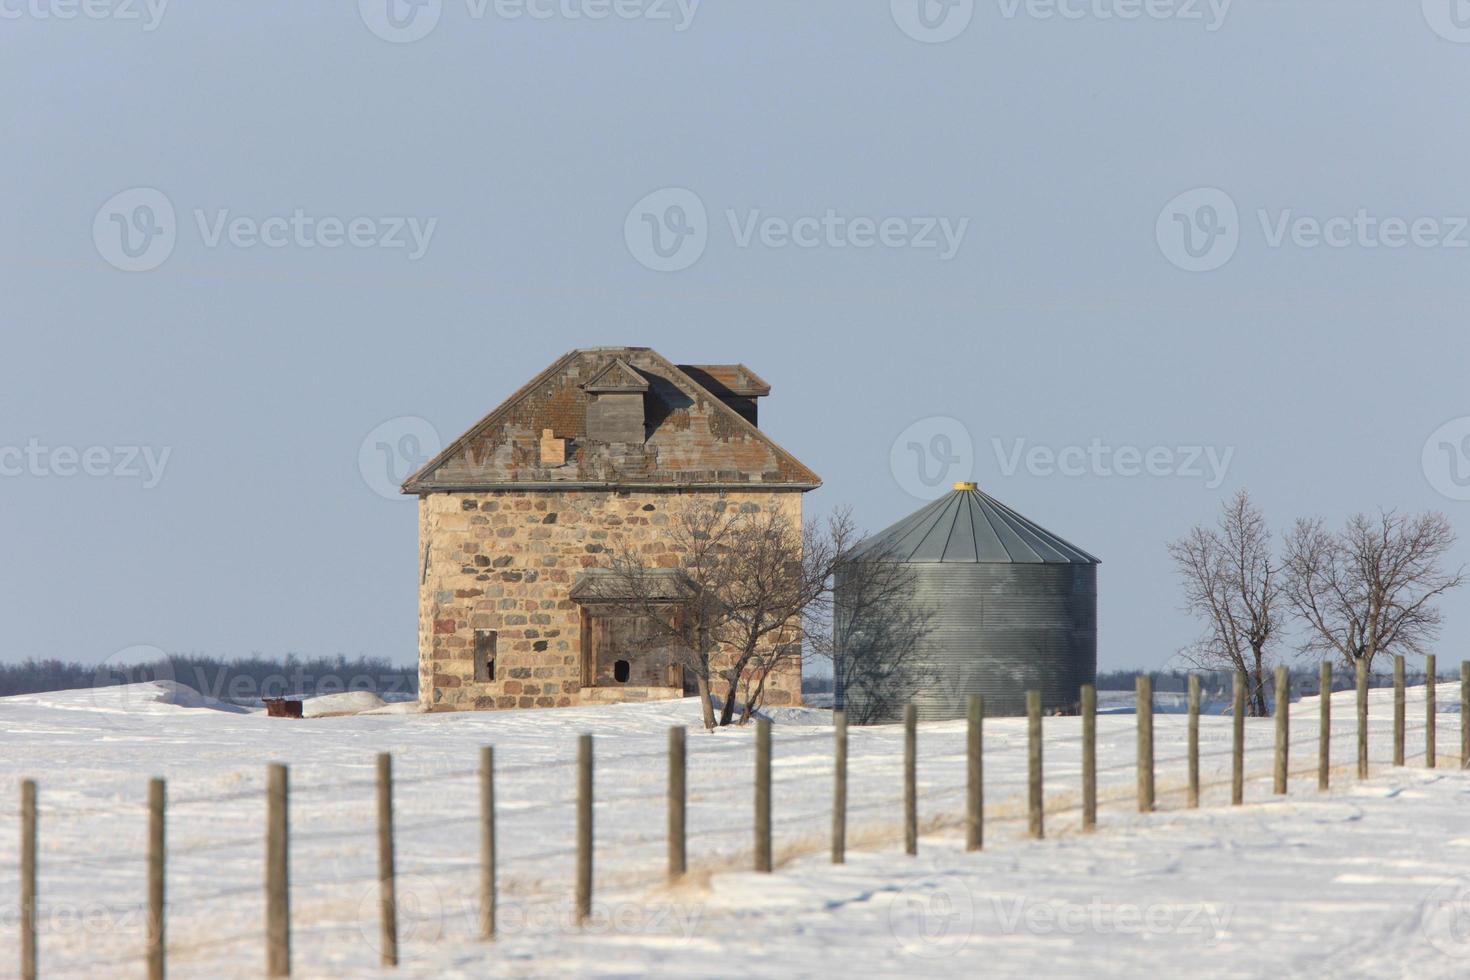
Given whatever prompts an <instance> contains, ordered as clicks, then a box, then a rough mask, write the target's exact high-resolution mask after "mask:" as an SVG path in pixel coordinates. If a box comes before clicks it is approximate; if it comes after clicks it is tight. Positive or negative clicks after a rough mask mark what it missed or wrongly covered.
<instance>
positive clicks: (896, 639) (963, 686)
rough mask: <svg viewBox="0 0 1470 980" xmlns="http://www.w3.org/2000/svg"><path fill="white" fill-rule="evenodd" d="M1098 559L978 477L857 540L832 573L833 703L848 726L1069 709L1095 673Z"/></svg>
mask: <svg viewBox="0 0 1470 980" xmlns="http://www.w3.org/2000/svg"><path fill="white" fill-rule="evenodd" d="M1098 564H1099V562H1098V559H1096V558H1094V557H1093V556H1092V555H1089V554H1088V553H1087V552H1085V551H1083V550H1082V549H1080V548H1078V547H1076V546H1074V545H1071V544H1068V543H1067V542H1066V541H1063V540H1062V539H1061V538H1059V537H1057V536H1056V535H1055V534H1052V533H1051V532H1050V531H1047V530H1046V529H1044V528H1042V527H1039V526H1037V525H1036V524H1033V523H1032V522H1031V521H1028V520H1027V519H1026V518H1024V517H1022V516H1021V515H1020V514H1017V513H1016V512H1015V511H1013V510H1011V509H1010V508H1009V507H1007V506H1006V505H1005V504H1002V503H1001V502H1000V501H998V500H995V499H994V498H992V497H990V496H987V495H986V494H984V493H981V492H980V491H979V490H977V489H976V488H975V484H973V483H958V484H955V489H954V492H953V493H950V494H948V495H947V496H944V497H941V498H940V499H938V500H936V501H934V502H933V503H931V504H928V505H927V506H925V507H923V508H922V509H920V510H919V511H917V512H916V513H914V514H912V515H910V516H909V517H907V518H905V519H904V520H901V521H899V522H898V523H897V524H894V525H893V526H892V527H890V528H887V529H886V530H884V531H881V532H879V533H878V534H875V535H873V536H872V537H871V538H869V539H867V540H866V541H864V542H863V543H862V544H861V545H859V546H858V548H857V550H856V551H855V552H854V558H853V560H852V562H851V563H850V564H849V565H848V567H847V568H846V569H844V571H843V572H842V573H841V574H840V575H839V576H838V578H837V583H836V585H837V622H836V630H837V651H838V652H837V658H836V665H835V674H836V677H835V682H836V705H837V707H838V708H840V709H843V710H845V711H846V712H847V715H848V719H849V720H850V721H851V722H852V723H853V724H883V723H888V722H896V721H898V720H900V718H901V717H902V713H903V705H904V704H905V703H909V702H912V703H913V704H915V705H917V706H918V710H919V717H920V718H921V719H924V720H930V721H939V720H946V719H953V718H962V717H964V716H965V711H966V705H967V702H968V699H969V696H970V695H971V694H979V695H982V696H983V697H984V698H985V713H986V714H987V715H990V716H996V715H1023V714H1025V713H1026V692H1027V691H1028V690H1039V691H1041V703H1042V708H1043V710H1044V711H1046V712H1048V713H1058V712H1067V713H1072V712H1075V711H1076V710H1077V708H1078V701H1079V689H1080V688H1081V686H1082V685H1083V684H1091V683H1093V681H1094V680H1095V679H1096V676H1097V566H1098Z"/></svg>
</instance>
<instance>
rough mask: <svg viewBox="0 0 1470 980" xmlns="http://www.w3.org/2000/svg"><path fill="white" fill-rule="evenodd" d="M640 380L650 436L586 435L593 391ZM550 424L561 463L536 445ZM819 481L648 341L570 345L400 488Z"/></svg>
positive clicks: (743, 485)
mask: <svg viewBox="0 0 1470 980" xmlns="http://www.w3.org/2000/svg"><path fill="white" fill-rule="evenodd" d="M757 380H758V379H757ZM635 381H636V382H641V383H642V384H643V385H644V386H645V388H644V389H642V390H644V404H645V421H646V429H645V431H646V432H647V437H646V439H645V440H644V442H643V443H642V444H641V445H621V444H619V445H609V444H606V443H595V442H592V441H590V440H589V439H588V438H587V402H588V397H589V391H593V392H598V391H632V390H640V389H638V388H636V386H635ZM762 384H763V382H762ZM602 385H610V386H611V387H599V386H602ZM545 429H551V430H552V432H553V434H554V436H555V437H557V438H561V439H567V440H569V442H568V445H567V455H566V463H565V465H561V466H548V465H544V464H542V462H541V456H540V448H539V446H540V439H541V434H542V432H543V430H545ZM821 482H822V481H821V478H820V477H819V476H817V475H816V474H815V473H813V472H812V471H811V470H810V469H808V468H807V467H806V466H805V465H804V464H802V463H801V462H800V461H799V460H798V459H797V458H796V457H795V456H792V455H791V454H790V453H788V452H787V451H786V450H784V449H782V448H781V447H780V446H778V445H777V444H776V443H775V442H774V441H773V440H772V439H771V438H770V437H769V436H767V435H766V434H765V433H764V432H762V431H761V430H760V429H758V428H756V427H755V426H754V425H752V424H751V423H750V422H748V421H746V419H744V418H743V417H741V415H740V413H739V412H737V411H735V409H733V408H731V407H730V406H729V405H727V404H726V403H725V402H724V401H723V400H722V399H721V398H720V397H719V396H718V395H717V394H716V393H714V392H712V391H710V390H709V389H708V388H706V387H704V386H703V385H701V384H700V383H699V382H698V381H696V380H695V379H694V378H692V377H690V375H689V374H688V373H686V372H685V371H683V370H681V369H680V368H679V367H677V366H676V365H674V364H673V362H671V361H669V360H668V359H667V358H665V357H663V356H662V355H660V354H659V353H658V352H656V351H654V350H651V349H649V348H647V347H593V348H585V349H580V350H574V351H570V352H568V353H566V354H564V355H562V356H561V357H560V358H558V359H557V360H556V361H554V362H553V363H552V364H551V365H550V366H548V367H547V368H546V369H545V370H544V371H542V372H541V373H540V374H538V375H536V377H534V378H532V379H531V380H530V381H529V382H527V383H526V384H525V385H523V386H522V387H521V388H520V389H519V390H518V391H516V392H515V393H514V394H513V395H511V396H510V397H509V398H507V399H506V400H505V401H504V402H502V403H501V404H500V405H499V406H498V407H496V408H495V409H494V410H493V411H492V412H490V414H488V415H486V416H485V417H484V418H483V419H481V420H480V421H479V422H477V423H475V425H473V426H472V427H471V428H470V429H469V430H468V431H467V432H465V433H464V434H463V435H461V436H460V437H459V438H458V439H456V440H454V442H452V443H450V444H449V445H448V446H447V447H445V449H444V451H443V452H441V453H440V454H439V455H438V456H435V457H434V458H433V459H431V460H430V461H429V462H428V463H426V464H425V465H424V466H423V468H422V469H420V470H419V471H418V472H417V473H415V474H414V475H413V476H411V477H409V478H408V480H407V481H406V482H405V483H404V484H403V492H404V493H413V494H424V493H436V492H447V491H473V490H493V489H605V490H612V489H620V488H625V487H626V488H630V489H636V488H662V489H685V488H688V489H694V488H700V489H743V490H750V489H775V490H811V489H815V488H816V487H818V486H820V485H821Z"/></svg>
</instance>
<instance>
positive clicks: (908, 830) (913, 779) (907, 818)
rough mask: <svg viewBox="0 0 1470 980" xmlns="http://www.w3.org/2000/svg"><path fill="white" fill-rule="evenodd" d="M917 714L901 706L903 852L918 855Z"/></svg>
mask: <svg viewBox="0 0 1470 980" xmlns="http://www.w3.org/2000/svg"><path fill="white" fill-rule="evenodd" d="M918 721H919V712H918V709H916V708H915V707H914V706H913V705H912V704H906V705H904V706H903V850H904V853H905V854H911V855H912V854H918V853H919V772H918V770H919V750H918V741H919V738H918V727H919V726H918Z"/></svg>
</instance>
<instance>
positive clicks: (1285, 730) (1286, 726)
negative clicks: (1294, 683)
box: [1272, 667, 1291, 796]
mask: <svg viewBox="0 0 1470 980" xmlns="http://www.w3.org/2000/svg"><path fill="white" fill-rule="evenodd" d="M1290 751H1291V674H1290V673H1289V672H1288V671H1287V669H1286V668H1285V667H1277V668H1276V778H1275V779H1274V780H1273V781H1272V782H1273V785H1272V789H1274V790H1275V792H1276V795H1277V796H1281V795H1283V794H1284V793H1285V792H1286V773H1287V754H1288V753H1289V752H1290Z"/></svg>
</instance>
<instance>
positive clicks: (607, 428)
mask: <svg viewBox="0 0 1470 980" xmlns="http://www.w3.org/2000/svg"><path fill="white" fill-rule="evenodd" d="M582 390H583V391H585V392H586V393H587V438H588V440H589V441H591V442H616V443H632V444H636V445H640V446H641V445H642V444H643V439H644V435H645V426H646V419H647V416H646V412H645V410H644V403H643V400H644V396H645V395H647V394H648V379H647V378H645V377H643V375H641V374H639V373H638V372H637V371H635V370H634V369H633V368H632V367H631V366H630V365H629V364H628V362H627V361H624V360H623V359H622V358H614V359H613V360H612V361H610V362H609V363H608V365H607V366H606V367H604V368H603V369H602V370H601V371H598V372H597V373H596V374H595V375H593V376H592V380H591V381H588V382H587V383H586V384H584V385H582Z"/></svg>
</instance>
